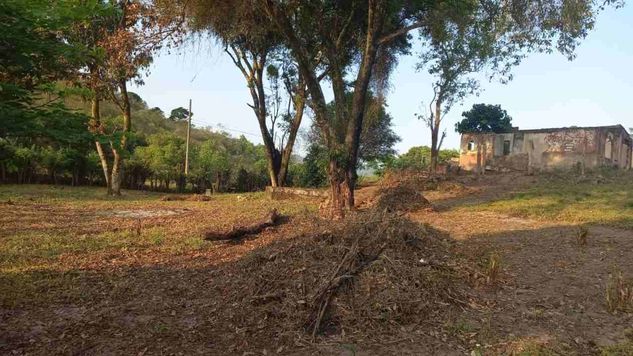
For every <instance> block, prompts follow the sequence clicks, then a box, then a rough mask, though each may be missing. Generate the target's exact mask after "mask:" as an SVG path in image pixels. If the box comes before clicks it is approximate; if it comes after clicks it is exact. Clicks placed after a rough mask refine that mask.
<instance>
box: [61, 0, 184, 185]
mask: <svg viewBox="0 0 633 356" xmlns="http://www.w3.org/2000/svg"><path fill="white" fill-rule="evenodd" d="M90 3H91V4H92V5H93V6H94V8H95V11H94V14H93V16H92V17H91V18H90V20H89V21H83V22H78V23H76V24H75V27H74V33H73V34H72V36H69V38H68V39H69V41H71V42H77V43H81V44H83V45H84V46H85V48H86V49H87V53H86V62H85V67H84V68H83V70H82V71H80V72H78V73H77V78H78V79H79V82H80V85H82V86H84V87H86V88H88V89H89V90H90V91H91V95H90V97H91V101H92V110H91V111H92V113H91V114H92V121H91V124H90V130H91V132H93V133H94V134H95V136H96V140H95V146H96V149H97V152H98V154H99V157H100V160H101V165H102V167H103V172H104V177H105V181H106V185H107V187H108V194H110V195H120V194H121V183H122V176H123V172H122V168H123V161H124V158H125V157H126V156H128V155H129V153H130V152H129V147H128V140H129V138H130V135H131V132H132V110H131V105H132V104H131V98H130V93H128V90H127V84H128V82H129V81H132V80H133V81H135V82H136V83H137V84H143V81H142V79H141V78H142V74H143V73H142V72H143V71H144V70H145V69H147V68H148V66H149V65H150V63H151V62H152V55H153V53H155V52H156V51H157V50H159V49H160V48H161V47H162V46H163V45H164V44H166V43H167V44H168V45H170V44H171V42H167V40H168V39H170V40H174V42H176V41H175V39H177V38H178V37H177V34H179V33H180V32H179V26H178V21H177V20H178V18H177V17H174V16H162V13H161V12H159V11H157V10H158V9H157V8H156V7H154V6H151V5H149V4H147V3H145V2H143V1H140V0H117V1H110V2H101V1H96V2H90ZM104 99H108V100H110V101H111V102H113V103H115V105H116V106H117V107H118V108H119V110H120V113H121V121H120V122H118V123H113V124H112V125H110V126H109V127H108V126H107V125H105V124H104V123H103V121H102V120H101V112H100V103H101V101H102V100H104ZM133 99H134V98H133ZM110 161H111V163H110Z"/></svg>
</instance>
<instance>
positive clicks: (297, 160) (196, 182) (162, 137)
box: [0, 92, 459, 192]
mask: <svg viewBox="0 0 633 356" xmlns="http://www.w3.org/2000/svg"><path fill="white" fill-rule="evenodd" d="M129 94H130V99H131V100H130V103H131V110H132V114H133V115H134V122H133V124H132V132H133V135H131V139H130V149H131V150H130V152H131V153H130V156H129V159H127V160H125V161H124V162H125V167H124V169H123V175H124V178H123V186H124V187H125V188H127V189H138V190H144V189H147V190H156V191H170V190H171V191H174V190H180V191H184V190H187V191H193V192H204V191H205V189H212V190H214V191H219V192H247V191H257V190H262V189H264V187H265V186H266V185H267V184H269V182H268V179H269V178H268V175H267V171H266V164H267V162H266V156H265V152H264V147H263V145H261V144H255V143H252V142H251V141H249V140H248V139H246V138H245V137H244V136H243V135H242V136H240V137H233V136H231V135H230V134H229V133H227V132H223V131H222V130H214V129H212V128H205V127H195V126H192V128H191V136H190V137H191V146H190V153H189V162H190V170H189V174H188V176H187V178H186V180H183V179H184V178H183V177H184V176H183V174H184V160H185V139H186V135H187V119H186V117H182V116H177V115H174V116H172V115H167V114H165V113H164V112H163V111H162V110H161V109H160V108H157V107H153V108H151V107H149V106H148V105H147V103H146V102H145V101H144V100H143V99H142V98H141V97H140V96H138V95H136V94H134V93H131V92H130V93H129ZM38 101H39V102H41V103H45V102H46V99H44V98H40V99H38ZM40 105H41V104H40ZM58 105H59V106H57V107H56V108H57V109H56V110H54V111H50V112H49V111H47V112H46V114H41V116H36V117H34V119H33V120H31V121H30V122H29V124H28V125H27V124H21V125H20V123H19V122H18V121H17V120H16V121H3V123H2V124H0V132H2V136H1V137H0V171H1V176H0V179H1V182H2V183H13V184H34V183H43V184H63V185H73V186H77V185H105V182H104V175H103V172H102V167H101V165H100V162H99V156H98V154H97V152H96V150H95V148H94V144H93V143H94V140H95V138H94V135H93V134H92V133H91V132H89V130H88V129H87V127H88V124H89V120H90V117H89V112H90V103H89V102H88V101H86V100H84V99H83V98H82V97H81V96H80V95H70V96H67V97H65V98H63V99H61V100H60V101H59V102H58ZM177 109H182V108H177ZM177 109H175V110H174V111H177ZM100 111H101V117H102V119H103V121H104V123H105V124H106V125H108V124H111V125H112V126H114V125H115V123H116V122H117V121H119V120H120V119H121V118H120V113H119V111H118V108H117V107H116V106H115V105H114V104H113V103H110V102H103V103H102V105H101V106H100ZM387 116H388V115H387ZM383 126H384V127H383V128H381V129H379V130H377V132H382V133H383V136H389V135H390V136H389V138H388V139H387V141H388V142H387V143H386V144H385V143H384V142H383V141H385V140H384V139H383V140H373V141H371V142H375V141H379V142H380V143H379V144H374V145H370V146H371V147H369V148H368V150H369V151H371V152H368V154H367V155H368V157H369V160H367V161H366V162H364V163H365V166H366V167H367V168H368V169H367V172H370V173H369V174H378V175H380V174H382V173H383V172H384V170H385V169H400V170H402V169H404V170H406V169H426V168H427V167H428V164H429V162H430V154H431V153H430V148H429V147H427V146H420V147H412V148H411V149H410V150H409V151H408V152H406V153H404V154H402V155H397V154H396V153H395V151H394V150H393V148H392V145H393V143H395V142H397V139H398V138H397V135H395V133H393V131H391V118H390V117H389V119H388V121H387V122H386V125H383ZM385 132H386V134H385ZM303 136H310V133H309V132H306V133H304V135H303ZM368 141H369V140H368ZM458 156H459V152H458V151H457V150H443V151H442V154H441V157H440V160H441V161H447V160H449V159H450V158H452V157H458ZM326 166H327V155H326V152H325V149H324V147H323V146H322V145H321V144H318V143H312V144H310V145H308V146H307V149H306V154H305V157H300V156H299V155H293V156H292V159H291V163H290V165H289V172H288V174H289V177H288V185H290V186H296V187H313V188H318V187H323V186H325V185H326V184H327V171H326Z"/></svg>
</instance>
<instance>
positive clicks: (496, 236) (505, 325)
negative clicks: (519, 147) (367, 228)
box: [411, 182, 633, 354]
mask: <svg viewBox="0 0 633 356" xmlns="http://www.w3.org/2000/svg"><path fill="white" fill-rule="evenodd" d="M505 187H508V184H506V182H500V183H497V184H494V185H489V186H485V185H480V186H475V187H473V189H471V190H470V193H468V194H463V195H458V196H447V195H446V194H442V193H432V194H425V196H426V197H427V198H428V199H429V200H431V201H432V203H433V204H434V206H435V207H436V210H437V211H436V212H432V213H429V212H416V213H412V214H411V217H412V218H413V219H414V220H417V221H420V222H424V223H428V224H430V225H432V226H434V227H436V228H438V229H441V230H444V231H446V232H447V233H449V234H450V235H451V236H452V237H453V238H455V239H456V240H458V245H459V248H461V250H463V251H464V252H463V253H464V254H465V255H468V256H470V257H471V258H474V259H479V260H480V261H482V264H483V263H484V262H483V261H485V259H486V258H487V256H490V255H491V254H496V255H498V256H500V261H501V262H500V265H501V281H500V282H499V283H497V284H496V286H494V287H488V288H481V289H479V290H476V291H475V295H476V297H477V299H480V298H481V300H486V301H487V302H485V303H482V304H484V305H486V306H485V307H481V308H480V310H479V311H478V312H475V313H473V314H472V315H467V316H462V317H461V318H463V320H461V321H459V322H460V323H464V324H467V326H468V327H465V326H463V328H464V329H469V330H472V329H474V330H476V331H475V332H474V334H472V333H471V334H469V335H468V337H470V338H472V340H471V342H473V343H475V342H476V343H480V344H481V345H484V346H483V347H484V348H487V349H489V350H491V351H495V352H501V353H512V352H516V351H519V352H520V351H521V350H528V351H529V350H532V349H535V350H537V351H538V350H539V347H543V346H544V347H547V348H548V349H551V350H553V351H554V352H558V353H562V354H569V353H572V354H593V353H596V352H598V351H597V350H598V349H597V347H598V346H605V345H613V344H616V343H620V342H623V341H625V339H626V337H625V335H624V334H625V332H626V330H627V328H630V327H631V326H632V325H633V316H631V314H628V315H626V314H623V315H613V314H611V313H609V312H608V311H607V308H606V302H605V295H606V285H607V283H608V279H609V274H610V273H612V272H613V271H614V270H615V269H616V268H617V269H619V270H622V271H625V272H627V273H630V272H631V271H633V232H631V231H628V230H622V229H615V228H608V227H597V226H588V227H585V228H586V229H587V231H588V242H587V245H586V246H581V245H580V244H579V243H578V241H577V239H576V237H577V236H578V234H579V231H580V230H579V229H580V227H579V226H574V225H572V224H569V223H561V222H556V221H536V220H530V219H523V218H516V217H511V216H507V215H502V214H498V213H492V212H470V211H468V209H455V208H456V207H460V206H465V205H470V204H477V203H481V202H486V201H491V200H495V199H497V198H498V197H500V196H501V195H502V193H500V192H503V191H504V188H505ZM513 187H516V185H513ZM458 319H459V318H458Z"/></svg>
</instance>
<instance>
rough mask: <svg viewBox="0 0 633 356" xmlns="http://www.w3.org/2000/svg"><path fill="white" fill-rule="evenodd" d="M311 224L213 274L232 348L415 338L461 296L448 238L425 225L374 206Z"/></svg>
mask: <svg viewBox="0 0 633 356" xmlns="http://www.w3.org/2000/svg"><path fill="white" fill-rule="evenodd" d="M310 230H311V231H306V232H304V233H300V234H299V235H298V236H296V237H294V238H287V239H284V240H280V241H277V242H276V243H272V244H270V245H268V246H265V247H262V248H261V249H259V250H256V251H254V252H253V253H251V254H250V255H248V256H246V257H245V258H243V259H241V260H239V261H238V262H237V263H231V264H227V265H225V266H224V268H223V270H222V271H219V273H218V274H217V277H216V278H218V279H217V280H216V282H217V283H218V287H219V288H220V289H221V292H222V296H223V297H222V298H221V300H216V302H215V303H218V305H217V306H216V307H215V308H214V309H215V310H217V311H218V313H219V314H218V315H217V319H216V320H217V321H221V322H219V323H218V324H216V325H215V326H216V327H217V328H218V330H217V331H218V332H219V333H223V330H224V331H225V330H233V329H235V330H236V332H237V331H238V330H239V333H240V337H239V338H235V339H234V341H233V344H232V345H230V346H229V347H228V349H229V350H230V351H231V352H245V351H247V350H253V349H258V348H259V347H265V346H266V345H267V344H268V345H269V344H270V342H271V340H274V342H275V345H281V346H280V349H281V350H283V349H284V348H286V349H288V348H296V347H297V346H301V345H307V344H311V343H312V342H314V341H315V340H320V339H321V338H324V337H329V338H330V339H329V340H331V338H334V339H335V340H336V339H339V340H340V341H345V342H358V343H361V342H378V343H380V342H384V341H388V340H392V341H393V340H395V339H398V338H400V337H402V333H403V330H405V329H406V330H407V332H406V333H407V335H408V337H410V336H411V335H413V334H411V333H412V332H413V333H415V332H417V333H422V332H424V330H426V329H424V328H427V327H428V326H429V325H434V324H441V323H442V321H443V320H445V318H444V317H443V316H445V315H446V313H448V312H449V311H450V310H452V309H453V308H455V307H456V304H459V303H461V302H458V301H459V300H461V298H460V295H461V292H460V291H461V290H462V288H461V286H462V285H463V284H462V283H461V282H460V278H459V277H458V276H457V273H456V272H455V270H454V269H453V267H451V266H452V262H453V261H452V260H453V257H452V256H453V253H452V244H451V242H450V241H449V240H448V239H446V238H445V237H444V236H443V235H442V234H441V233H439V232H437V231H435V230H433V229H431V228H429V227H427V226H424V225H420V224H417V223H414V222H412V221H410V220H409V219H407V218H405V217H403V216H401V215H399V214H395V213H390V212H387V211H382V210H378V209H370V210H368V211H365V212H359V213H354V214H352V215H351V216H349V217H348V218H346V219H345V220H344V221H341V222H337V223H332V222H330V221H328V222H324V221H322V222H315V223H314V224H313V226H311V227H310ZM222 323H224V324H222ZM422 325H424V327H422ZM416 328H418V330H417V331H416V330H415V329H416ZM277 351H279V349H277Z"/></svg>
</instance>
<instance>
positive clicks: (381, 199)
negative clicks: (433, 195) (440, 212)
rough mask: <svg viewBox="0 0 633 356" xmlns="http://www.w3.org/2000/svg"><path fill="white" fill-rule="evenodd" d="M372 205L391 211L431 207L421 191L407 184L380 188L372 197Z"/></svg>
mask: <svg viewBox="0 0 633 356" xmlns="http://www.w3.org/2000/svg"><path fill="white" fill-rule="evenodd" d="M374 206H375V207H376V208H377V209H381V210H388V211H393V212H408V211H416V210H420V209H432V207H431V203H430V202H429V201H428V200H427V199H426V198H425V197H424V196H423V195H422V193H420V192H419V191H418V190H417V189H414V188H412V187H411V186H407V185H401V186H399V187H390V188H383V189H380V190H379V191H378V194H377V195H376V197H375V199H374Z"/></svg>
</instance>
